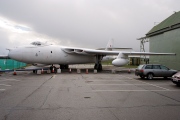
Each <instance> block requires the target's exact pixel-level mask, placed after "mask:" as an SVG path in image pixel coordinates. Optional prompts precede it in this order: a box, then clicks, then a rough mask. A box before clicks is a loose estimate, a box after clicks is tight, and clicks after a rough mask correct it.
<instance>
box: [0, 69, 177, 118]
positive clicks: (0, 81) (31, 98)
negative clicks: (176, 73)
mask: <svg viewBox="0 0 180 120" xmlns="http://www.w3.org/2000/svg"><path fill="white" fill-rule="evenodd" d="M86 67H87V66H86ZM86 67H83V69H84V70H85V69H87V68H86ZM76 68H77V67H76ZM79 68H82V66H81V67H79ZM103 68H104V71H102V72H98V73H94V72H93V71H92V70H90V71H89V72H88V74H87V73H86V72H85V71H83V70H82V71H81V73H79V74H78V73H77V72H76V69H75V68H73V67H72V72H71V73H69V72H68V71H62V73H60V74H54V73H51V74H47V73H44V74H41V75H37V74H34V73H32V72H31V71H23V72H20V71H18V72H17V75H12V72H9V73H4V74H1V76H0V119H1V120H161V119H163V120H169V119H171V120H177V119H179V118H180V87H178V86H176V85H175V84H173V83H172V82H171V80H170V79H163V78H155V79H154V80H146V79H145V80H142V79H140V78H139V77H138V76H135V75H134V72H133V69H130V70H131V73H128V72H127V71H129V69H126V68H114V67H111V66H103ZM111 70H116V71H117V72H115V73H112V71H111Z"/></svg>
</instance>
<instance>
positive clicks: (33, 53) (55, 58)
mask: <svg viewBox="0 0 180 120" xmlns="http://www.w3.org/2000/svg"><path fill="white" fill-rule="evenodd" d="M9 57H10V58H11V59H15V60H17V61H22V62H25V63H37V64H38V63H41V64H83V63H94V62H95V56H87V55H79V54H68V53H66V52H64V51H63V50H62V47H61V46H57V45H48V46H26V47H18V48H15V49H13V50H11V51H10V52H9Z"/></svg>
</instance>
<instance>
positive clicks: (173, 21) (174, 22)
mask: <svg viewBox="0 0 180 120" xmlns="http://www.w3.org/2000/svg"><path fill="white" fill-rule="evenodd" d="M177 28H180V11H179V12H175V13H174V14H172V15H171V16H169V17H168V18H166V19H165V20H164V21H162V22H161V23H159V24H158V25H156V26H154V27H153V28H152V29H151V30H150V31H149V32H148V33H147V34H146V37H151V36H155V35H158V34H162V33H164V32H166V31H170V30H173V29H177Z"/></svg>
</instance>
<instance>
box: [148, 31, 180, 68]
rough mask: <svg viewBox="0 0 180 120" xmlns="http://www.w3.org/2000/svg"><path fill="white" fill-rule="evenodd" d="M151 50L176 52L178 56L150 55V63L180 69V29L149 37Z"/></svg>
mask: <svg viewBox="0 0 180 120" xmlns="http://www.w3.org/2000/svg"><path fill="white" fill-rule="evenodd" d="M149 42H150V44H149V45H150V47H149V48H150V52H168V53H176V54H177V55H176V56H150V63H157V64H163V65H166V66H167V67H170V68H172V69H176V70H180V29H175V30H171V31H168V32H165V33H163V34H160V35H157V36H153V37H150V38H149Z"/></svg>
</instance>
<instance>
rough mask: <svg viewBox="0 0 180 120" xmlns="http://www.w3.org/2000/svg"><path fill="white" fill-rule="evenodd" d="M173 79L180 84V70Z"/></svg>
mask: <svg viewBox="0 0 180 120" xmlns="http://www.w3.org/2000/svg"><path fill="white" fill-rule="evenodd" d="M171 80H172V82H173V83H174V84H176V85H178V86H180V72H178V73H176V74H174V75H173V76H172V79H171Z"/></svg>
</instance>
